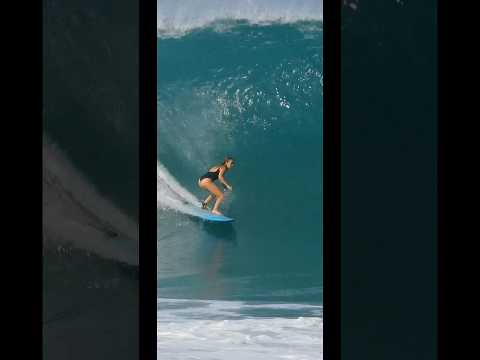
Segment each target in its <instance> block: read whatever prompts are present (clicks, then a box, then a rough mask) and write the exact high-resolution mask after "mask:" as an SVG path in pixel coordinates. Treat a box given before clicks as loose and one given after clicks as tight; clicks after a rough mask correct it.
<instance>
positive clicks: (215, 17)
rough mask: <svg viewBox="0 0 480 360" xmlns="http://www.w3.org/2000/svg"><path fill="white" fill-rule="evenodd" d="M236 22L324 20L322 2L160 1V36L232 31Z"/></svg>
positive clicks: (280, 0)
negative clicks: (199, 31)
mask: <svg viewBox="0 0 480 360" xmlns="http://www.w3.org/2000/svg"><path fill="white" fill-rule="evenodd" d="M236 21H246V22H247V23H249V24H252V25H265V24H272V23H282V24H288V23H297V22H304V21H323V0H297V1H291V0H289V1H285V0H275V1H273V0H256V1H251V0H247V1H239V2H230V1H225V0H206V1H201V2H199V1H194V0H187V1H182V2H178V1H174V0H157V36H158V37H160V38H169V37H173V38H174V37H181V36H184V35H186V34H188V33H190V32H191V31H194V30H197V29H202V28H206V27H211V28H213V29H214V30H216V31H224V30H226V29H228V28H230V27H231V26H232V25H233V24H234V23H235V22H236Z"/></svg>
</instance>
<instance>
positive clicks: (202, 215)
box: [192, 205, 233, 222]
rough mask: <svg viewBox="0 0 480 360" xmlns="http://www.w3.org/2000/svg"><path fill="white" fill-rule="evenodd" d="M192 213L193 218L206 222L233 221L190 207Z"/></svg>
mask: <svg viewBox="0 0 480 360" xmlns="http://www.w3.org/2000/svg"><path fill="white" fill-rule="evenodd" d="M192 210H193V211H192V213H193V215H194V216H197V217H199V218H201V219H203V220H206V221H215V222H232V221H233V219H232V218H229V217H226V216H223V215H216V214H212V213H211V212H210V211H207V210H203V209H201V208H199V207H196V206H193V205H192Z"/></svg>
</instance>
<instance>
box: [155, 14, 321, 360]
mask: <svg viewBox="0 0 480 360" xmlns="http://www.w3.org/2000/svg"><path fill="white" fill-rule="evenodd" d="M172 29H173V30H172ZM322 46H323V42H322V22H321V20H320V19H295V20H294V21H269V22H254V21H252V20H251V19H250V20H241V19H232V18H224V19H216V20H214V21H209V22H206V23H205V24H203V25H202V26H197V25H196V24H195V26H192V27H191V28H182V29H178V28H177V29H175V28H174V27H171V26H163V27H159V30H158V34H157V69H158V77H157V109H158V134H157V135H158V145H157V159H158V164H157V175H158V179H157V203H158V214H157V219H158V228H157V245H158V255H157V279H158V280H157V289H158V290H157V293H158V309H157V311H158V312H157V318H158V319H157V321H158V354H159V356H163V357H165V356H168V358H169V359H177V358H178V359H180V358H182V359H185V358H192V359H193V358H195V359H216V358H230V359H237V358H238V359H246V358H248V359H256V358H260V357H261V358H263V359H281V358H290V359H314V358H315V359H318V356H319V353H320V355H321V353H323V350H322V349H323V345H322V327H323V322H322V312H323V308H322V299H323V276H322V257H323V254H322V187H321V184H322V171H323V170H322V143H323V141H322V137H323V133H322V129H323V121H322V119H323V94H322V89H323V76H322V71H323V70H322V61H323V52H322ZM227 154H228V155H231V156H233V157H234V158H235V160H236V166H235V168H234V169H233V170H232V171H231V172H230V173H227V175H226V179H227V181H229V183H230V184H232V186H233V191H232V192H231V193H228V194H227V197H226V201H225V203H224V205H223V206H222V211H223V212H224V213H225V214H226V215H227V216H230V217H233V218H235V222H234V223H233V224H212V223H204V222H202V221H200V220H198V219H196V218H193V217H191V216H189V215H188V209H186V208H185V207H184V206H183V202H184V201H192V202H195V201H197V199H200V198H203V197H204V196H205V195H206V194H205V193H204V192H203V190H201V189H199V188H198V186H197V178H198V177H199V176H200V175H201V174H203V173H204V172H205V171H206V170H207V169H208V168H209V167H211V166H213V165H215V164H218V163H219V162H221V161H222V159H223V157H224V156H225V155H227ZM287 339H288V344H287V343H286V342H287ZM280 350H281V351H280Z"/></svg>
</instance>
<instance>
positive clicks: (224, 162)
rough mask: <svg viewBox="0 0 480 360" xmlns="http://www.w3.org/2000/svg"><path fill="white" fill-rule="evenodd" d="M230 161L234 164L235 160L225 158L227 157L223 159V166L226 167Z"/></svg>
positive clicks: (228, 157) (229, 157)
mask: <svg viewBox="0 0 480 360" xmlns="http://www.w3.org/2000/svg"><path fill="white" fill-rule="evenodd" d="M230 160H232V162H235V160H233V157H231V156H227V157H225V159H224V160H223V165H226V164H227V162H229V161H230Z"/></svg>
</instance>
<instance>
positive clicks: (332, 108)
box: [323, 1, 341, 360]
mask: <svg viewBox="0 0 480 360" xmlns="http://www.w3.org/2000/svg"><path fill="white" fill-rule="evenodd" d="M323 6H324V20H323V29H324V30H323V33H324V49H325V50H324V70H323V78H324V144H323V147H324V190H323V194H324V219H323V223H324V242H323V244H324V245H323V246H324V259H323V264H324V265H323V266H324V303H323V306H324V340H323V344H324V357H325V359H326V360H332V359H340V350H341V347H340V215H341V213H340V115H341V113H340V109H341V107H340V97H341V93H340V78H341V71H340V61H341V50H340V49H341V46H340V26H341V16H340V14H341V11H340V10H341V2H339V1H327V2H324V4H323Z"/></svg>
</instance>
